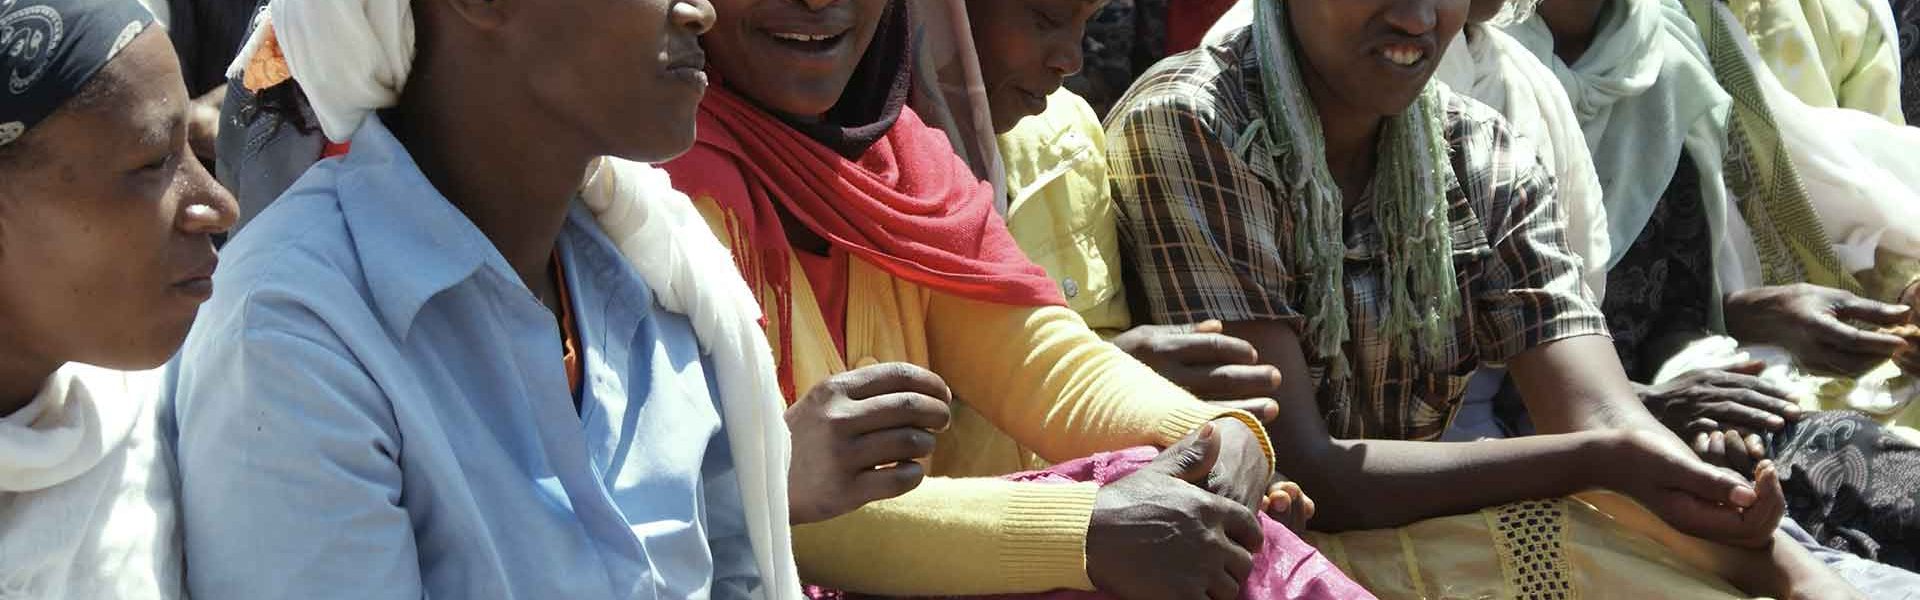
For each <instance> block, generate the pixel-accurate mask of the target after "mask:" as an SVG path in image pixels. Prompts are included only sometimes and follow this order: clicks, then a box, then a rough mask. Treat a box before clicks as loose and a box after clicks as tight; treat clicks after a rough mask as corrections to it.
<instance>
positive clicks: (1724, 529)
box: [1108, 0, 1847, 597]
mask: <svg viewBox="0 0 1920 600" xmlns="http://www.w3.org/2000/svg"><path fill="white" fill-rule="evenodd" d="M1254 8H1255V17H1254V19H1253V24H1252V26H1251V27H1247V28H1242V29H1240V30H1239V31H1236V32H1235V33H1233V34H1231V35H1229V36H1227V39H1226V41H1225V42H1223V43H1221V44H1219V45H1216V46H1213V47H1210V48H1206V49H1203V50H1201V51H1196V52H1192V53H1188V54H1184V55H1180V56H1178V57H1175V58H1173V59H1169V60H1168V61H1166V62H1164V63H1162V64H1161V65H1159V66H1158V67H1156V68H1155V69H1154V70H1153V71H1152V72H1150V73H1149V75H1148V76H1147V77H1146V78H1145V79H1143V80H1142V81H1141V82H1140V83H1139V84H1137V85H1136V86H1135V88H1134V90H1133V91H1132V92H1130V93H1129V96H1128V97H1127V98H1126V99H1124V100H1123V101H1122V102H1121V104H1120V107H1119V108H1118V109H1116V110H1117V112H1116V113H1115V114H1114V116H1113V117H1112V119H1111V121H1110V122H1109V128H1108V140H1109V149H1108V164H1109V167H1110V168H1111V169H1112V170H1113V172H1114V181H1115V185H1116V187H1117V189H1118V190H1119V198H1118V199H1119V203H1120V207H1121V215H1122V217H1121V218H1122V226H1123V227H1125V228H1127V229H1128V231H1129V233H1130V236H1129V237H1128V239H1130V240H1131V241H1132V242H1133V244H1132V256H1133V257H1134V259H1135V260H1136V266H1137V269H1138V270H1139V272H1141V273H1142V279H1143V280H1144V283H1145V288H1146V292H1147V298H1148V301H1149V302H1148V304H1147V308H1148V309H1149V310H1150V311H1151V313H1152V316H1153V317H1154V319H1155V320H1157V321H1160V322H1168V323H1189V322H1196V321H1201V320H1206V319H1219V320H1222V321H1225V322H1226V329H1227V333H1229V334H1233V335H1236V336H1238V337H1242V338H1243V339H1247V340H1249V341H1251V342H1252V343H1253V345H1254V346H1255V347H1256V348H1257V349H1258V350H1259V356H1260V358H1261V360H1263V361H1265V362H1268V363H1269V364H1274V365H1275V366H1278V367H1279V368H1280V369H1281V371H1282V372H1283V373H1284V374H1285V376H1286V377H1285V379H1284V380H1283V383H1282V390H1283V393H1282V394H1281V395H1280V401H1281V407H1282V415H1281V417H1280V418H1279V419H1277V420H1274V421H1272V427H1273V428H1274V440H1275V443H1276V446H1277V448H1279V449H1281V450H1279V451H1278V452H1277V456H1279V460H1280V465H1281V472H1283V473H1286V474H1288V475H1289V476H1291V477H1293V478H1294V479H1295V480H1297V481H1300V482H1301V483H1302V485H1303V486H1304V487H1305V488H1306V489H1308V490H1309V491H1311V492H1312V493H1313V494H1314V496H1315V498H1316V500H1317V501H1318V502H1317V504H1318V507H1319V510H1318V511H1317V515H1316V524H1315V527H1316V528H1318V529H1321V530H1325V531H1347V530H1357V529H1371V528H1383V527H1400V526H1405V528H1404V529H1398V530H1389V531H1386V532H1380V533H1373V532H1360V533H1349V534H1344V535H1339V536H1331V537H1322V538H1318V540H1319V543H1317V544H1316V545H1318V546H1319V547H1320V548H1321V549H1322V550H1323V551H1325V552H1327V553H1328V554H1329V555H1331V556H1334V557H1336V561H1337V562H1342V566H1343V568H1346V569H1347V571H1348V573H1349V574H1354V575H1355V576H1356V578H1357V579H1359V580H1360V581H1361V583H1362V584H1363V585H1367V586H1368V588H1369V590H1371V591H1373V592H1375V593H1376V594H1380V595H1382V596H1383V597H1420V596H1428V595H1429V590H1434V589H1445V590H1447V592H1446V593H1447V594H1449V595H1455V594H1457V595H1461V596H1468V597H1473V596H1480V595H1491V596H1496V597H1497V596H1503V595H1507V594H1511V593H1513V592H1512V590H1514V589H1528V588H1529V587H1530V586H1532V585H1538V584H1537V581H1538V579H1534V580H1531V581H1530V580H1528V579H1526V578H1517V579H1516V580H1513V581H1508V580H1505V579H1504V578H1503V577H1502V576H1501V575H1500V574H1501V573H1503V572H1504V573H1509V574H1512V573H1526V572H1529V571H1532V570H1533V569H1534V566H1533V565H1537V564H1551V565H1555V566H1553V567H1549V568H1546V569H1544V570H1545V571H1546V572H1548V573H1550V575H1548V576H1547V578H1548V579H1551V580H1552V581H1553V583H1552V584H1548V585H1551V586H1555V587H1558V588H1561V589H1564V588H1567V587H1571V588H1574V589H1605V590H1607V593H1608V594H1609V595H1621V596H1626V595H1631V594H1633V593H1636V590H1637V591H1639V593H1644V594H1646V595H1648V596H1654V597H1674V596H1686V597H1693V596H1692V594H1699V595H1702V596H1711V595H1714V594H1728V593H1732V591H1731V590H1729V589H1727V588H1726V587H1724V585H1725V584H1722V583H1718V582H1717V581H1716V580H1713V579H1710V578H1702V577H1700V576H1699V575H1698V574H1697V573H1696V572H1694V571H1691V570H1689V569H1674V568H1673V566H1672V564H1671V563H1670V562H1668V561H1670V560H1671V559H1670V558H1667V557H1666V555H1665V554H1664V553H1663V552H1659V551H1656V550H1655V549H1653V548H1650V547H1644V546H1639V545H1635V544H1634V543H1627V542H1623V541H1622V540H1623V539H1638V537H1637V536H1624V537H1623V536H1621V532H1620V531H1618V530H1617V529H1611V528H1617V527H1619V525H1618V524H1615V523H1613V522H1611V521H1609V520H1608V519H1604V518H1592V517H1591V513H1590V511H1589V510H1588V509H1586V508H1585V507H1584V505H1579V504H1574V503H1570V502H1567V501H1559V500H1539V499H1542V498H1555V497H1559V496H1565V495H1568V494H1573V493H1579V492H1584V491H1588V490H1592V489H1596V488H1605V489H1611V490H1617V491H1619V492H1621V493H1624V494H1626V495H1628V496H1630V497H1632V498H1634V499H1635V500H1637V501H1638V502H1639V504H1642V505H1645V506H1646V507H1647V508H1648V509H1651V511H1652V512H1653V513H1655V514H1657V515H1658V516H1659V517H1660V518H1661V519H1664V520H1665V522H1667V523H1671V524H1672V525H1673V526H1674V527H1677V528H1678V529H1679V530H1681V531H1686V532H1689V533H1693V534H1696V535H1703V536H1706V537H1709V538H1711V539H1716V540H1721V541H1726V542H1732V543H1735V544H1739V545H1742V546H1749V547H1754V548H1759V549H1758V550H1733V549H1729V548H1725V547H1718V546H1712V545H1708V544H1705V543H1704V542H1702V541H1700V540H1695V539H1691V538H1686V537H1683V536H1679V535H1675V534H1674V533H1673V532H1672V531H1671V530H1666V529H1664V528H1663V526H1661V525H1660V520H1657V519H1631V518H1626V517H1622V518H1623V519H1625V521H1626V522H1634V523H1638V524H1640V525H1645V526H1649V527H1653V530H1649V532H1650V533H1654V534H1656V535H1657V537H1659V539H1661V540H1662V541H1664V542H1666V543H1668V544H1669V545H1670V546H1672V547H1673V548H1674V551H1675V552H1678V553H1680V554H1681V555H1682V556H1688V557H1693V558H1698V557H1699V556H1700V555H1701V554H1703V553H1704V554H1720V553H1729V552H1730V553H1732V555H1742V554H1746V555H1747V558H1744V559H1740V560H1734V561H1714V560H1707V561H1703V562H1701V563H1698V564H1700V565H1701V566H1705V567H1709V568H1711V569H1712V570H1713V572H1714V573H1715V574H1717V575H1720V576H1721V577H1725V578H1727V579H1729V580H1731V581H1733V582H1735V583H1737V584H1739V586H1740V589H1742V590H1744V591H1746V592H1747V593H1756V594H1778V595H1782V596H1784V595H1788V593H1789V592H1792V593H1815V592H1820V591H1823V590H1824V591H1825V593H1834V591H1838V590H1846V589H1847V588H1846V585H1845V584H1844V583H1839V582H1837V581H1835V578H1834V576H1833V574H1832V573H1831V572H1830V571H1827V570H1826V569H1824V568H1823V567H1821V566H1820V565H1819V564H1818V562H1817V561H1814V560H1813V559H1812V558H1811V557H1809V556H1807V555H1806V554H1805V552H1804V551H1801V550H1799V549H1798V548H1797V547H1794V546H1793V545H1791V544H1777V543H1773V542H1774V540H1775V534H1774V527H1775V524H1776V523H1777V522H1778V517H1779V514H1780V511H1781V510H1782V507H1781V506H1780V503H1781V502H1782V500H1781V499H1780V498H1779V495H1778V494H1779V491H1778V488H1777V487H1773V485H1771V484H1772V482H1773V479H1772V472H1771V468H1770V467H1769V466H1767V465H1762V466H1761V467H1760V468H1759V470H1758V480H1759V482H1760V483H1759V485H1758V486H1757V487H1756V486H1748V485H1746V484H1745V483H1744V481H1742V480H1741V478H1739V477H1738V476H1736V475H1735V474H1733V473H1731V472H1727V471H1722V470H1718V469H1715V468H1713V467H1710V466H1708V465H1706V464H1705V463H1702V462H1700V461H1699V459H1697V458H1695V457H1694V456H1693V455H1692V453H1691V452H1690V451H1689V449H1688V448H1687V447H1686V446H1685V445H1683V444H1681V443H1680V441H1679V440H1678V439H1676V438H1674V437H1673V435H1672V434H1671V433H1669V432H1667V431H1665V430H1664V429H1663V428H1661V427H1660V425H1659V423H1658V422H1657V421H1655V420H1654V419H1653V418H1652V417H1651V415H1649V414H1647V412H1646V411H1645V410H1644V409H1643V408H1641V407H1640V406H1639V404H1638V402H1636V401H1635V399H1634V396H1633V391H1632V388H1631V387H1630V385H1629V383H1628V381H1627V379H1626V377H1624V374H1623V373H1622V372H1621V369H1620V368H1619V366H1618V365H1617V362H1616V361H1615V360H1614V359H1613V358H1612V356H1613V352H1612V351H1611V348H1610V344H1609V343H1608V340H1607V338H1606V337H1605V334H1606V327H1605V321H1604V319H1603V317H1602V316H1601V314H1600V313H1599V311H1598V310H1597V308H1596V307H1595V306H1594V305H1593V303H1592V301H1591V300H1590V299H1589V298H1588V295H1587V294H1586V293H1585V292H1584V291H1583V290H1582V286H1581V285H1580V284H1579V268H1578V264H1577V262H1576V261H1575V260H1574V259H1573V258H1572V254H1571V252H1569V251H1568V250H1567V248H1566V246H1565V242H1564V235H1565V234H1564V230H1563V228H1562V225H1561V223H1560V219H1561V217H1560V216H1559V211H1558V205H1557V203H1556V202H1555V200H1554V190H1553V187H1552V185H1551V179H1550V178H1549V177H1548V176H1547V175H1546V174H1545V173H1544V172H1543V170H1542V169H1541V167H1540V166H1539V164H1538V159H1537V158H1536V157H1535V156H1534V153H1533V151H1532V149H1531V146H1529V145H1527V144H1516V143H1514V141H1513V139H1512V138H1511V136H1510V134H1508V133H1507V130H1506V126H1505V125H1504V123H1503V122H1502V121H1501V120H1500V119H1499V117H1498V116H1497V115H1495V114H1494V113H1492V112H1491V111H1489V110H1488V109H1486V108H1485V107H1484V106H1483V105H1480V104H1478V103H1474V102H1468V101H1465V100H1462V99H1459V98H1457V97H1455V96H1454V95H1453V94H1452V93H1451V92H1449V91H1448V90H1447V89H1446V88H1445V87H1444V86H1438V85H1433V84H1430V82H1429V76H1430V75H1431V73H1432V71H1433V69H1434V66H1435V63H1436V62H1437V61H1438V59H1439V54H1438V53H1439V51H1440V49H1441V48H1444V47H1446V45H1447V44H1448V42H1450V41H1451V39H1452V38H1453V36H1454V35H1456V34H1457V33H1458V32H1459V30H1460V28H1461V27H1462V24H1463V22H1464V21H1465V19H1466V12H1467V8H1468V3H1467V2H1464V1H1461V2H1442V3H1422V2H1399V1H1389V0H1375V1H1369V2H1351V1H1334V0H1292V1H1289V2H1284V3H1283V2H1265V1H1263V2H1259V3H1257V4H1256V5H1255V7H1254ZM1296 49H1297V50H1296ZM1376 150H1377V151H1378V152H1377V154H1376ZM1376 156H1377V157H1378V158H1377V160H1376V158H1375V157H1376ZM1487 362H1504V363H1506V364H1507V365H1508V366H1509V367H1510V368H1511V371H1512V373H1513V376H1514V377H1515V379H1516V381H1517V382H1518V385H1519V387H1520V389H1521V391H1522V392H1523V393H1524V396H1525V399H1526V402H1527V403H1528V406H1529V407H1530V408H1532V409H1533V414H1534V416H1535V419H1536V422H1538V423H1540V425H1541V428H1542V429H1543V430H1544V431H1547V432H1550V433H1551V434H1550V435H1542V436H1535V437H1529V438H1522V439H1513V440H1492V441H1483V442H1470V443H1459V444H1436V443H1428V442H1427V440H1432V439H1434V438H1435V437H1437V436H1438V435H1439V433H1440V432H1441V431H1442V430H1443V429H1444V428H1445V425H1446V422H1447V420H1448V419H1449V418H1450V415H1451V413H1452V411H1453V410H1454V408H1455V406H1456V405H1457V402H1458V401H1459V399H1460V396H1461V393H1462V389H1463V387H1464V384H1465V379H1466V377H1467V376H1468V375H1469V374H1470V373H1471V372H1472V371H1473V370H1474V369H1476V368H1477V367H1479V366H1480V365H1481V364H1483V363H1487ZM1589 461H1592V462H1589ZM1546 473H1551V474H1553V475H1554V476H1552V477H1541V476H1537V475H1538V474H1546ZM1522 474H1525V475H1522ZM1514 502H1520V503H1519V504H1508V503H1514ZM1609 504H1610V505H1613V506H1615V508H1611V509H1609V510H1610V512H1614V513H1615V515H1616V516H1621V515H1624V514H1627V513H1635V512H1636V511H1634V510H1632V509H1621V508H1619V503H1617V502H1609ZM1626 505H1627V506H1631V503H1626ZM1488 507H1492V508H1488ZM1743 508H1744V510H1743ZM1481 509H1485V510H1486V513H1485V514H1484V516H1483V515H1470V516H1467V517H1465V518H1461V517H1452V518H1443V519H1431V518H1432V517H1438V516H1441V515H1448V514H1455V513H1460V512H1463V511H1474V510H1481ZM1422 519H1430V520H1426V521H1422ZM1522 523H1536V524H1539V526H1541V527H1545V528H1547V529H1549V530H1552V531H1556V532H1575V533H1572V534H1571V535H1568V534H1564V533H1554V534H1549V535H1551V537H1553V538H1554V539H1557V540H1560V542H1559V543H1558V544H1546V545H1540V546H1525V547H1520V546H1515V545H1514V542H1513V540H1516V539H1526V538H1527V537H1528V536H1530V535H1539V534H1540V531H1539V530H1535V529H1533V528H1532V527H1533V526H1529V525H1523V524H1522ZM1409 524H1411V525H1409ZM1596 526H1597V527H1598V529H1594V530H1590V529H1589V528H1591V527H1596ZM1628 548H1630V549H1628ZM1409 555H1410V556H1415V557H1417V560H1418V561H1419V562H1420V563H1422V568H1421V571H1420V573H1421V576H1419V577H1413V578H1408V577H1406V572H1405V570H1406V566H1405V565H1406V563H1405V559H1404V557H1406V556H1409ZM1343 556H1344V557H1346V560H1344V561H1341V560H1340V557H1343ZM1723 556H1725V555H1723ZM1594 557H1606V558H1594ZM1617 558H1627V559H1629V560H1631V561H1635V564H1632V565H1605V563H1606V562H1607V561H1610V560H1613V559H1617ZM1753 564H1770V565H1772V566H1774V567H1775V568H1772V569H1755V568H1752V565H1753ZM1576 565H1577V566H1579V568H1575V566H1576ZM1682 590H1684V591H1682Z"/></svg>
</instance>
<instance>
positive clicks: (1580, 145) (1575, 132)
mask: <svg viewBox="0 0 1920 600" xmlns="http://www.w3.org/2000/svg"><path fill="white" fill-rule="evenodd" d="M1434 77H1435V78H1436V79H1439V80H1440V81H1441V82H1442V83H1445V84H1447V86H1448V87H1452V88H1453V89H1454V90H1456V91H1460V92H1462V93H1465V94H1467V95H1468V96H1470V97H1472V98H1473V99H1475V100H1479V101H1480V102H1482V103H1485V104H1487V105H1488V106H1491V107H1493V109H1494V110H1495V111H1498V112H1499V113H1500V114H1502V115H1504V116H1506V118H1507V122H1508V123H1509V124H1510V125H1512V126H1513V133H1514V136H1515V137H1517V138H1521V139H1525V140H1528V141H1530V142H1532V143H1534V144H1536V145H1537V146H1538V150H1539V154H1540V162H1541V163H1543V164H1545V165H1546V167H1547V170H1548V171H1550V172H1552V173H1553V175H1554V183H1555V193H1556V194H1557V195H1556V198H1557V199H1558V200H1559V202H1560V207H1561V209H1562V210H1563V211H1564V213H1565V215H1566V218H1567V244H1568V245H1569V246H1571V247H1572V249H1573V251H1574V253H1575V254H1578V255H1580V258H1581V260H1582V261H1583V262H1584V263H1585V264H1584V265H1583V266H1582V278H1583V279H1584V280H1585V281H1586V282H1587V287H1589V288H1591V289H1592V290H1593V292H1594V296H1595V298H1596V299H1599V298H1604V297H1605V295H1606V283H1607V266H1608V264H1610V262H1611V260H1612V258H1613V247H1614V245H1615V244H1620V243H1625V244H1631V243H1632V242H1633V240H1626V241H1625V242H1619V241H1616V240H1613V239H1612V237H1611V236H1610V235H1609V234H1608V233H1607V207H1606V204H1605V201H1604V199H1603V195H1602V194H1601V191H1600V190H1601V187H1600V177H1599V175H1598V173H1596V172H1595V171H1594V167H1593V158H1592V155H1591V154H1590V153H1589V151H1588V149H1587V140H1586V135H1585V134H1584V133H1582V132H1581V130H1580V119H1579V118H1578V117H1577V116H1575V115H1574V113H1573V104H1572V103H1571V101H1569V100H1568V99H1567V92H1566V90H1565V89H1563V88H1561V87H1560V80H1559V79H1558V78H1556V77H1555V76H1554V74H1553V71H1551V70H1548V69H1547V67H1546V65H1544V64H1541V63H1540V61H1539V59H1537V58H1535V57H1534V56H1533V53H1532V52H1530V51H1528V50H1527V49H1526V48H1525V47H1524V46H1521V45H1520V42H1519V41H1517V40H1514V39H1513V37H1512V36H1510V35H1507V33H1506V32H1504V31H1501V30H1499V29H1497V28H1493V27H1488V26H1485V25H1481V24H1469V25H1467V27H1466V30H1465V31H1464V32H1463V33H1462V34H1461V35H1459V36H1457V37H1455V38H1453V45H1452V46H1451V47H1449V48H1447V52H1446V54H1445V55H1443V56H1442V57H1441V59H1440V66H1439V68H1438V69H1437V70H1436V71H1435V72H1434Z"/></svg>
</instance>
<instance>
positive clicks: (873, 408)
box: [835, 392, 953, 435]
mask: <svg viewBox="0 0 1920 600" xmlns="http://www.w3.org/2000/svg"><path fill="white" fill-rule="evenodd" d="M835 413H836V416H837V417H838V418H837V419H836V421H838V422H839V423H840V424H841V426H842V427H844V428H845V429H844V430H843V431H845V432H846V433H849V434H855V435H858V434H864V433H870V432H875V431H884V430H887V429H898V428H902V427H913V428H919V429H925V430H928V431H945V430H946V429H947V425H948V424H949V423H950V422H951V421H952V419H953V411H952V408H951V407H950V406H949V405H948V404H947V403H946V402H945V401H942V400H940V399H939V398H935V397H931V396H927V395H926V394H921V393H917V392H899V393H893V394H883V395H880V396H874V397H871V398H866V399H863V400H855V401H853V402H852V404H851V405H850V406H847V407H844V408H841V409H840V410H838V411H835Z"/></svg>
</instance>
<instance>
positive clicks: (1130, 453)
mask: <svg viewBox="0 0 1920 600" xmlns="http://www.w3.org/2000/svg"><path fill="white" fill-rule="evenodd" d="M1159 453H1160V451H1159V450H1156V449H1154V448H1148V447H1142V448H1134V449H1131V450H1122V451H1120V452H1109V453H1106V454H1096V455H1093V456H1091V457H1088V458H1083V459H1080V460H1076V461H1072V462H1066V463H1061V464H1059V465H1056V466H1054V467H1053V468H1051V469H1047V470H1045V471H1032V472H1028V473H1018V474H1014V475H1008V476H1007V477H1006V479H1011V480H1014V481H1037V482H1052V483H1076V482H1082V481H1095V482H1099V483H1103V484H1104V483H1111V482H1113V481H1114V480H1117V479H1120V478H1121V477H1126V476H1127V475H1131V474H1133V472H1134V471H1138V470H1140V468H1141V467H1144V466H1147V463H1150V462H1153V457H1154V456H1156V455H1158V454H1159ZM1259 518H1260V533H1261V534H1263V535H1262V537H1263V538H1264V540H1265V541H1263V542H1262V545H1261V548H1260V553H1259V554H1256V555H1255V556H1254V561H1253V574H1252V575H1251V576H1249V577H1248V578H1247V581H1246V583H1245V584H1244V585H1242V586H1241V588H1240V598H1241V599H1242V600H1351V599H1370V598H1373V594H1372V593H1369V592H1367V590H1366V589H1365V588H1362V587H1360V584H1357V583H1354V582H1353V580H1352V579H1348V578H1347V576H1346V575H1345V574H1343V573H1341V572H1340V568H1339V567H1336V566H1334V564H1333V562H1332V561H1329V560H1327V558H1326V557H1324V556H1321V555H1320V552H1319V551H1317V550H1314V549H1313V546H1310V545H1308V544H1307V543H1306V542H1304V541H1301V540H1300V536H1297V535H1294V534H1293V531H1292V530H1289V529H1287V527H1286V526H1285V525H1281V524H1280V522H1279V521H1275V520H1273V519H1272V518H1269V517H1267V516H1266V515H1264V514H1263V515H1260V517H1259ZM807 595H808V596H810V597H812V598H815V599H816V600H860V599H865V598H877V597H876V596H868V595H864V594H853V593H847V592H841V591H838V590H829V589H825V588H820V587H817V586H808V587H807ZM978 598H981V599H983V600H984V599H987V598H993V599H1001V600H1112V598H1113V596H1111V595H1108V594H1105V593H1101V592H1081V591H1071V590H1066V591H1054V592H1042V593H1037V594H1007V595H1000V596H980V597H978Z"/></svg>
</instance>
